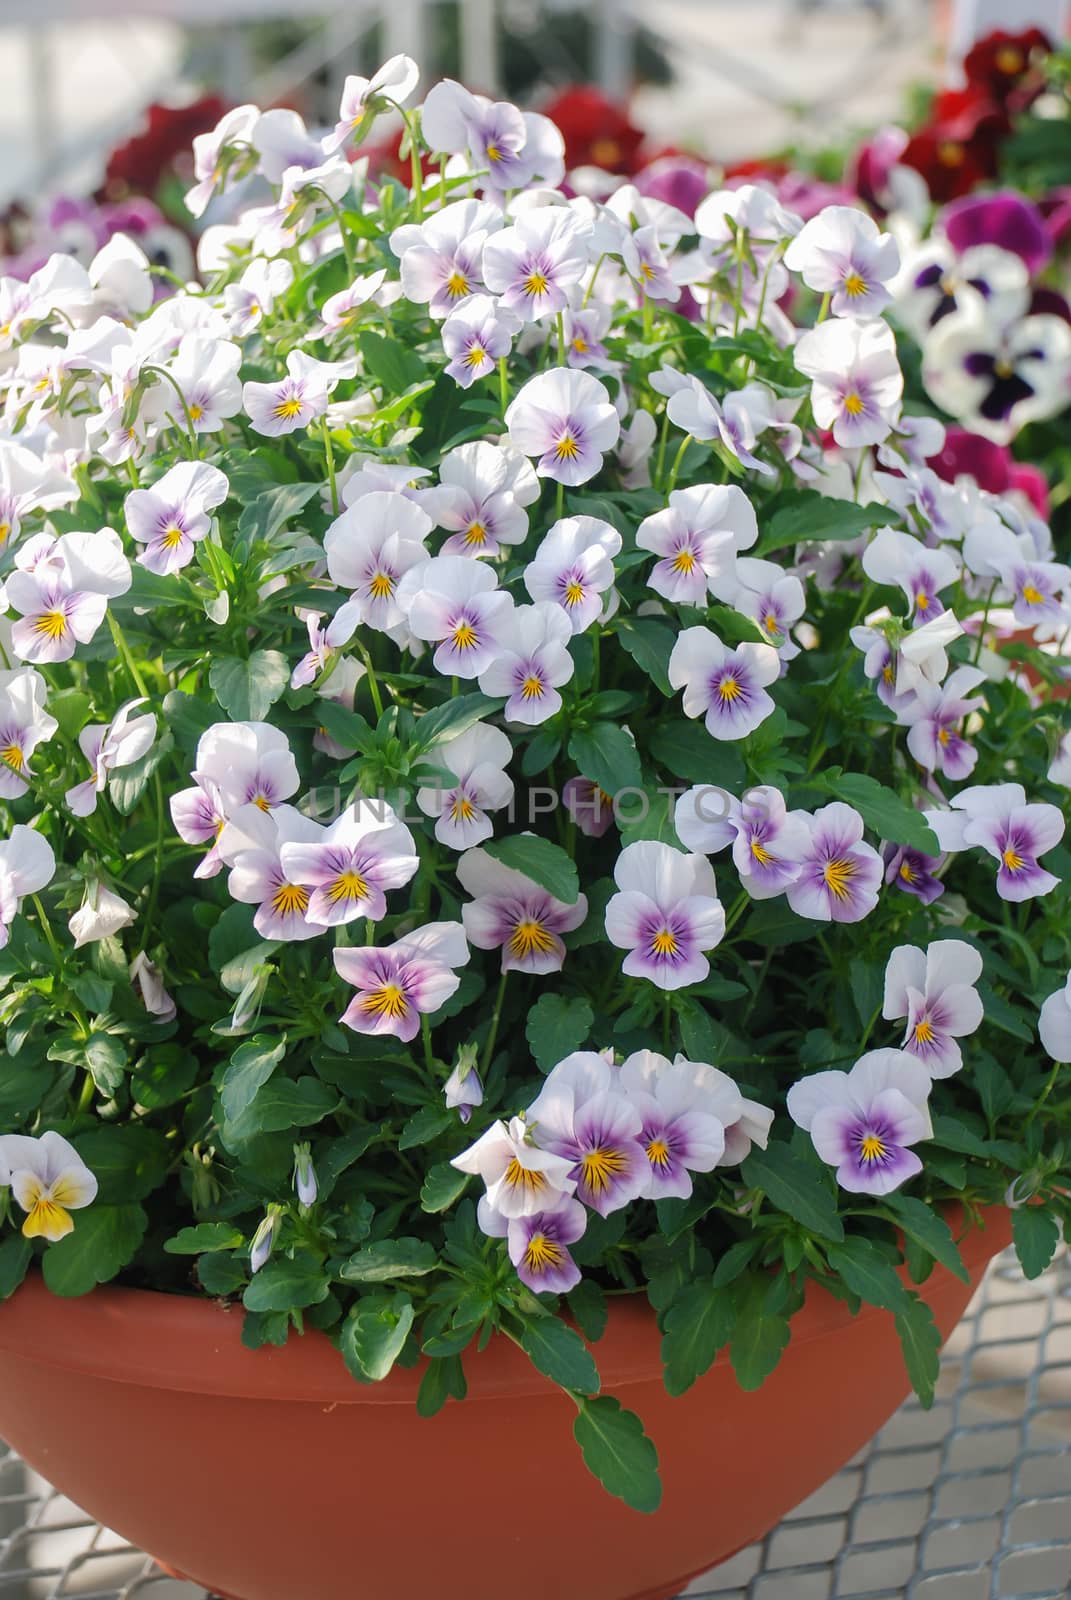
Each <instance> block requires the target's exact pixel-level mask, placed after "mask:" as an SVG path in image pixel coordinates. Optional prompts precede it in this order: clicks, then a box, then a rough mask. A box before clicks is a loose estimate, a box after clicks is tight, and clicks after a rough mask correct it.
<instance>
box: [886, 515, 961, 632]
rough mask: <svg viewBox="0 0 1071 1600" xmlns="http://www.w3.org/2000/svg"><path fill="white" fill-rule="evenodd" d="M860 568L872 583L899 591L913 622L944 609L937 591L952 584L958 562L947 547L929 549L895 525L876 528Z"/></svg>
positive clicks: (927, 619) (958, 568)
mask: <svg viewBox="0 0 1071 1600" xmlns="http://www.w3.org/2000/svg"><path fill="white" fill-rule="evenodd" d="M862 567H863V571H864V572H865V573H866V575H867V577H868V578H870V579H871V581H872V582H873V583H883V584H888V585H889V586H890V587H893V586H895V587H897V588H900V589H902V590H903V592H904V594H905V595H906V597H907V603H908V606H909V608H910V610H911V613H912V615H913V617H914V618H915V620H916V621H918V622H928V621H930V619H931V618H933V617H938V616H940V615H941V612H942V611H943V610H944V609H945V607H944V602H943V601H942V599H941V590H942V589H947V588H949V587H950V585H952V584H953V583H955V582H956V581H957V580H958V578H959V575H960V565H959V562H958V561H957V560H956V559H955V557H954V556H952V555H950V554H949V552H948V551H947V550H931V549H928V548H927V547H926V545H924V544H922V543H921V542H920V541H919V540H918V539H915V538H913V537H912V536H911V534H909V533H903V532H902V531H901V530H900V529H899V528H879V529H878V532H877V533H876V534H875V535H874V537H873V539H872V540H871V541H870V543H869V544H868V545H867V547H866V549H865V550H864V551H863V557H862Z"/></svg>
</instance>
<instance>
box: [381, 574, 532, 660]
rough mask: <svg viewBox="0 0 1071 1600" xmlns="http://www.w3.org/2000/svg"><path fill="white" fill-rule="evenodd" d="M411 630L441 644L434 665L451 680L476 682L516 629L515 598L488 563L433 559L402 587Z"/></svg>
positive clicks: (401, 599)
mask: <svg viewBox="0 0 1071 1600" xmlns="http://www.w3.org/2000/svg"><path fill="white" fill-rule="evenodd" d="M398 604H399V606H400V607H401V608H402V611H403V612H404V614H405V619H406V622H407V623H408V625H409V628H410V631H411V632H412V633H413V634H414V635H415V636H416V637H417V638H418V639H427V640H429V641H431V642H434V643H435V644H436V645H437V649H436V651H435V654H434V656H433V657H432V660H433V661H434V663H435V670H436V671H437V672H441V673H443V674H444V675H445V676H446V677H454V678H477V677H479V676H480V674H481V673H483V672H486V670H487V669H488V667H490V665H491V663H492V662H493V661H496V660H497V659H498V657H499V655H500V654H501V652H502V649H503V647H504V642H505V639H506V638H507V636H508V634H509V631H510V630H511V628H512V626H513V623H512V616H513V610H514V605H513V597H512V595H511V594H509V593H508V591H507V590H505V589H500V588H499V586H498V574H497V573H496V572H495V571H494V569H493V568H492V567H491V566H489V564H488V563H487V562H485V561H469V560H467V559H466V558H465V557H464V556H455V555H445V556H434V557H432V559H431V560H430V561H424V562H422V563H421V564H420V565H419V566H415V567H410V569H409V570H408V572H407V573H406V574H405V576H404V578H403V579H402V581H401V583H400V584H399V585H398Z"/></svg>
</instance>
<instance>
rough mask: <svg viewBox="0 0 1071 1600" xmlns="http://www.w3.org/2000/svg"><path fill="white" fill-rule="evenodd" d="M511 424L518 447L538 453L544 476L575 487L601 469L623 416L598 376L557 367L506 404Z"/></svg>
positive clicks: (510, 431)
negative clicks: (620, 415)
mask: <svg viewBox="0 0 1071 1600" xmlns="http://www.w3.org/2000/svg"><path fill="white" fill-rule="evenodd" d="M506 427H507V428H508V429H509V436H510V438H511V440H512V441H513V443H514V444H515V445H516V446H517V449H518V450H520V451H521V452H522V453H523V454H524V455H526V456H538V457H539V464H538V465H537V467H536V471H537V472H538V473H539V475H540V477H543V478H555V479H557V481H558V482H559V483H564V484H568V485H569V486H570V487H573V488H575V487H576V485H577V484H581V483H587V481H588V479H589V478H593V477H594V476H595V474H596V473H597V472H598V471H599V469H600V467H601V466H602V458H603V455H604V454H605V453H606V451H607V450H610V449H612V448H613V446H614V445H615V444H616V443H617V439H618V435H619V434H620V432H621V419H620V418H619V416H618V414H617V411H616V410H615V409H614V406H613V403H612V402H611V400H610V394H609V391H608V390H607V388H606V386H605V384H602V383H600V382H599V380H598V378H595V377H592V375H591V373H590V372H579V371H576V370H574V369H573V368H571V367H554V368H553V369H552V370H551V371H549V372H541V373H539V374H538V375H537V376H536V377H534V378H530V379H529V380H528V382H527V383H526V384H525V385H524V388H523V389H522V390H521V391H520V393H519V394H518V395H517V397H516V399H515V400H514V401H513V402H512V403H511V404H510V406H509V407H508V408H507V411H506Z"/></svg>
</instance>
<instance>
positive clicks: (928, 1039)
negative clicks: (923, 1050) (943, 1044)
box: [915, 1017, 933, 1044]
mask: <svg viewBox="0 0 1071 1600" xmlns="http://www.w3.org/2000/svg"><path fill="white" fill-rule="evenodd" d="M915 1043H916V1044H932V1043H933V1024H932V1023H931V1022H930V1020H929V1018H928V1017H922V1018H920V1020H919V1021H918V1022H916V1024H915Z"/></svg>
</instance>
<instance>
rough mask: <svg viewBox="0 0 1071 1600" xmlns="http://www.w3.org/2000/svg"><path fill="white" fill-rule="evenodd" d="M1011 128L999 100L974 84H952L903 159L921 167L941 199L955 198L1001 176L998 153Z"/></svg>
mask: <svg viewBox="0 0 1071 1600" xmlns="http://www.w3.org/2000/svg"><path fill="white" fill-rule="evenodd" d="M1010 129H1011V124H1010V122H1009V120H1008V113H1007V111H1006V110H1005V108H1004V106H1002V105H1000V104H998V103H997V102H996V101H995V100H991V99H989V98H988V97H987V96H985V95H983V94H980V93H978V91H976V90H973V89H947V90H945V91H944V93H942V94H939V95H938V96H937V98H936V99H935V100H934V103H933V107H932V109H931V112H930V120H929V122H927V123H926V125H925V126H924V127H922V128H919V129H918V131H917V132H916V133H914V134H912V136H911V138H910V139H909V140H908V143H907V147H906V149H905V150H904V152H903V154H902V155H901V157H900V161H901V163H902V164H903V165H904V166H905V167H914V169H915V171H916V172H921V174H922V176H923V177H924V178H925V180H926V184H927V186H928V188H929V191H930V194H931V195H932V196H933V198H934V199H935V200H936V201H937V202H938V203H940V202H942V201H945V200H955V199H956V198H957V197H958V196H959V195H961V194H969V193H970V191H971V190H972V189H973V188H974V187H975V186H976V185H977V184H979V183H983V182H985V180H986V179H988V178H992V177H994V176H995V174H996V170H997V152H998V150H999V147H1000V144H1001V142H1002V140H1004V139H1005V138H1006V137H1007V135H1008V133H1009V132H1010Z"/></svg>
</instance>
